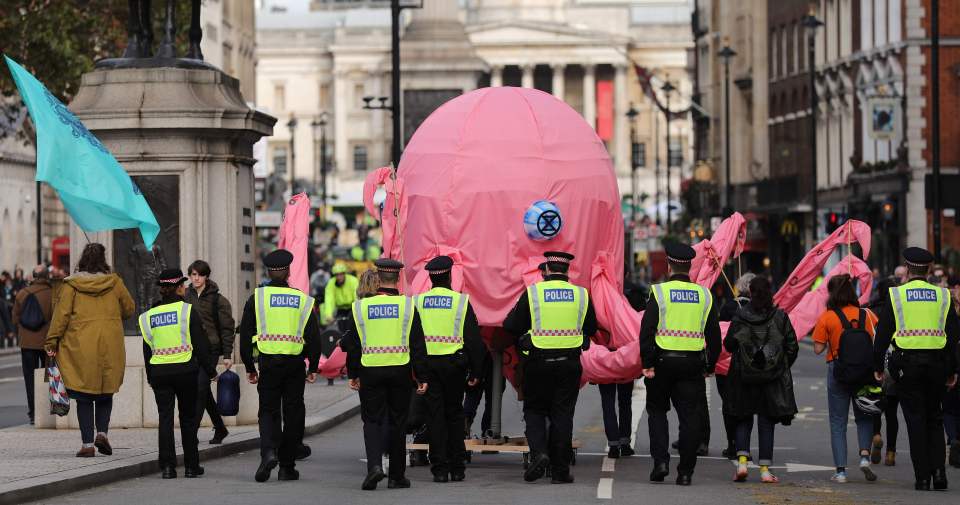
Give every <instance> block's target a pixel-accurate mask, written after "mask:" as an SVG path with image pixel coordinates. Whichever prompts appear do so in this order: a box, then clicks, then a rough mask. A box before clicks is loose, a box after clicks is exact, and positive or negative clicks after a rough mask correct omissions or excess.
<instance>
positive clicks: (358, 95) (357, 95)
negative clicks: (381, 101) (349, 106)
mask: <svg viewBox="0 0 960 505" xmlns="http://www.w3.org/2000/svg"><path fill="white" fill-rule="evenodd" d="M365 93H366V87H365V86H364V85H363V83H362V82H358V83H356V84H354V85H353V98H354V100H353V104H354V105H355V106H357V107H362V106H363V97H364V94H365Z"/></svg>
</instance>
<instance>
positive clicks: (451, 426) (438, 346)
mask: <svg viewBox="0 0 960 505" xmlns="http://www.w3.org/2000/svg"><path fill="white" fill-rule="evenodd" d="M451 268H453V260H452V259H451V258H450V257H449V256H437V257H436V258H433V259H432V260H430V261H429V262H428V263H427V265H426V267H425V269H426V270H427V272H429V273H430V282H431V284H432V285H433V289H431V290H430V291H427V292H426V293H423V294H421V295H419V296H417V297H416V304H417V314H418V315H419V316H420V323H421V324H422V326H423V333H424V336H423V339H424V342H426V347H427V369H428V370H429V373H430V377H432V378H433V381H432V382H431V384H432V387H431V388H430V389H429V390H427V394H426V397H427V411H428V412H429V417H428V422H427V426H428V430H429V439H430V461H431V464H432V466H431V469H430V470H431V472H432V473H433V481H434V482H447V480H448V479H447V476H448V474H449V480H452V481H454V482H459V481H462V480H463V479H464V472H465V469H466V467H465V465H464V457H465V452H466V448H465V447H464V443H463V442H464V441H463V439H464V437H463V425H464V420H463V419H464V415H463V394H464V389H465V388H464V386H465V385H466V383H467V382H468V381H469V384H470V385H471V386H475V385H476V384H477V383H478V382H479V379H478V377H477V376H478V375H479V372H480V370H481V367H482V366H483V355H484V351H485V350H486V349H485V348H484V347H483V342H482V341H481V340H480V325H479V323H477V316H476V314H474V312H473V308H472V307H470V300H469V296H467V295H465V294H461V293H458V292H456V291H453V290H452V289H451V288H450V269H451ZM468 371H469V378H468V377H467V374H468Z"/></svg>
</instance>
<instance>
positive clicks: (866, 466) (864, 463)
mask: <svg viewBox="0 0 960 505" xmlns="http://www.w3.org/2000/svg"><path fill="white" fill-rule="evenodd" d="M860 471H861V472H863V476H864V477H866V479H867V481H869V482H873V481H875V480H877V474H875V473H873V469H872V468H870V460H869V459H868V458H866V457H862V458H860Z"/></svg>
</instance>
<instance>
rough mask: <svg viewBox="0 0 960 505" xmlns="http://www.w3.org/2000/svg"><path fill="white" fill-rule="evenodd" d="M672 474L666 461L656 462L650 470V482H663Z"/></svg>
mask: <svg viewBox="0 0 960 505" xmlns="http://www.w3.org/2000/svg"><path fill="white" fill-rule="evenodd" d="M667 475H670V467H669V466H668V465H667V464H666V463H655V464H654V465H653V470H652V471H651V472H650V482H663V479H665V478H666V477H667Z"/></svg>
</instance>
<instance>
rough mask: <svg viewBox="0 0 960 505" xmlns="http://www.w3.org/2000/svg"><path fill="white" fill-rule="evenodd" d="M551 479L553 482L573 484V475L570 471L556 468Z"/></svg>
mask: <svg viewBox="0 0 960 505" xmlns="http://www.w3.org/2000/svg"><path fill="white" fill-rule="evenodd" d="M551 473H552V476H551V479H550V483H551V484H573V475H570V471H569V470H567V471H562V470H554V471H553V472H551Z"/></svg>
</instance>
